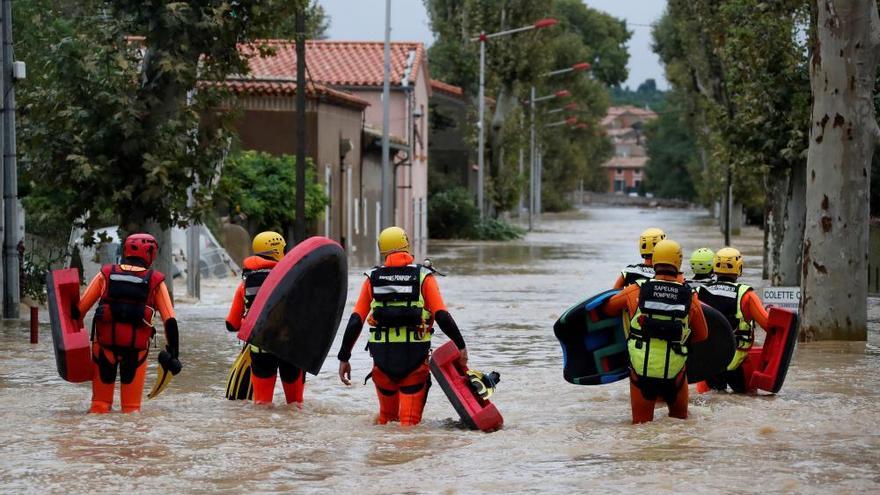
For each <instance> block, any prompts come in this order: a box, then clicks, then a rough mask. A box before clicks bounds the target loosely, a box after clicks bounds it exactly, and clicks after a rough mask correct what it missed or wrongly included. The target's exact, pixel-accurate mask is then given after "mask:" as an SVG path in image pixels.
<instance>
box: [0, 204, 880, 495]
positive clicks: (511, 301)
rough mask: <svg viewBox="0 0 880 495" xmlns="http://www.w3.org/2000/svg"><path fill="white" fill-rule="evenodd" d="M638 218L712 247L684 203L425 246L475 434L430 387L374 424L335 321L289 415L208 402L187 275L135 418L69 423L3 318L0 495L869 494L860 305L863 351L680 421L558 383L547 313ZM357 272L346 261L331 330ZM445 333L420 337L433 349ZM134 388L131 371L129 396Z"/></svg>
mask: <svg viewBox="0 0 880 495" xmlns="http://www.w3.org/2000/svg"><path fill="white" fill-rule="evenodd" d="M649 226H659V227H662V228H664V229H665V230H666V232H667V233H668V234H669V236H670V237H671V238H673V239H676V240H678V241H679V242H681V244H682V246H683V247H684V248H685V251H686V252H687V253H689V252H690V251H691V250H693V249H695V248H697V247H702V246H704V245H705V246H709V247H712V248H715V249H717V248H719V247H720V246H721V242H722V241H721V236H720V234H719V233H718V229H717V228H715V227H713V225H712V222H711V221H710V219H709V218H708V217H707V216H706V215H705V214H704V213H703V212H702V211H680V210H638V209H598V208H597V209H588V210H584V211H580V212H573V213H569V214H565V215H562V216H555V217H549V218H546V219H545V220H544V222H543V223H542V224H541V226H540V229H539V230H537V231H536V232H534V233H531V234H529V235H528V236H527V237H526V238H525V239H523V240H521V241H517V242H510V243H470V242H467V243H465V242H448V243H440V242H433V243H432V244H431V246H430V248H429V253H430V256H431V258H432V260H433V262H434V265H435V266H436V267H437V268H438V269H439V270H440V271H442V272H444V273H446V274H447V275H448V276H447V277H445V278H441V279H440V287H441V289H442V291H443V294H444V297H445V299H446V302H447V305H448V306H449V310H450V312H451V313H452V314H453V316H454V317H455V319H456V320H457V322H458V324H459V326H460V327H461V329H462V332H463V333H464V335H465V339H466V340H467V342H468V348H469V351H470V363H471V366H472V367H474V368H477V369H481V370H485V371H489V370H498V371H499V372H500V373H501V383H500V385H499V388H498V390H497V392H496V394H495V396H493V401H494V402H495V404H496V405H497V406H498V408H499V410H500V411H501V413H502V414H503V415H504V419H505V427H504V429H503V430H501V431H499V432H495V433H491V434H485V433H480V432H472V431H466V430H463V429H461V428H460V426H459V424H458V422H457V421H456V420H455V419H454V418H456V415H455V412H454V411H453V409H452V407H451V406H450V405H449V403H448V402H447V400H446V398H445V396H444V395H443V393H442V391H441V390H440V389H439V387H437V386H435V387H434V388H433V389H432V391H431V394H430V395H429V398H428V403H427V406H426V408H425V414H424V417H425V421H424V422H423V423H422V424H421V425H419V426H417V427H414V428H410V429H403V428H401V427H400V426H398V425H387V426H374V425H373V416H374V415H375V413H376V412H377V409H378V407H377V403H376V398H375V392H374V389H373V386H372V383H369V384H367V385H366V386H365V385H364V384H363V377H364V375H365V374H366V373H367V371H368V370H369V366H370V361H369V358H368V356H367V353H366V352H364V351H363V350H362V349H363V345H364V342H365V339H366V336H365V335H363V334H362V335H361V339H360V341H359V342H358V344H357V346H356V348H355V352H354V356H353V358H352V367H353V371H354V372H353V376H354V378H355V380H354V381H355V382H356V383H354V384H353V385H352V386H351V387H345V386H344V385H342V384H341V383H340V382H339V379H338V378H337V376H336V367H337V361H336V359H335V355H336V352H337V350H338V345H339V339H341V333H342V332H341V331H340V333H339V339H337V342H336V344H335V345H334V347H333V349H332V350H331V356H330V358H328V360H327V362H326V364H325V366H324V369H323V371H322V372H321V373H320V374H319V375H318V376H316V377H313V376H311V375H309V377H308V381H307V385H306V396H305V404H304V406H303V408H302V409H297V408H295V407H293V408H291V407H288V406H282V405H280V403H282V402H283V395H282V393H281V390H280V386H279V388H278V390H277V391H276V396H275V402H276V406H275V407H274V408H272V409H255V408H254V407H253V406H252V405H251V404H250V403H242V402H231V401H227V400H225V399H223V392H224V381H225V376H226V371H227V369H228V368H229V365H230V364H231V363H232V360H233V358H234V357H235V355H236V353H237V350H238V344H237V342H236V339H235V338H234V336H233V335H230V334H228V333H227V332H226V331H225V329H224V325H223V318H224V316H225V314H226V310H227V308H228V303H229V299H230V298H231V296H232V291H233V289H234V283H235V281H228V282H219V283H218V282H213V283H209V284H206V285H207V286H206V287H205V288H203V300H202V302H201V303H199V304H191V303H189V304H187V303H179V304H178V306H177V310H178V319H179V320H180V328H181V342H182V343H181V360H182V361H183V364H184V370H183V373H182V374H181V375H178V376H177V377H176V378H175V380H174V382H173V383H172V384H171V386H170V387H169V388H168V390H166V391H165V393H164V394H163V395H162V396H160V397H159V398H157V399H155V400H152V401H150V400H147V399H146V398H145V399H144V408H143V412H142V413H140V414H135V415H123V414H119V413H114V414H109V415H103V416H93V415H87V414H85V411H86V410H87V409H88V406H89V399H90V396H91V389H90V386H89V384H70V383H67V382H64V381H62V380H61V379H60V378H59V377H58V375H57V373H56V370H55V362H54V357H53V354H52V344H51V338H50V331H49V328H48V325H47V324H43V325H42V326H41V341H40V343H39V344H38V345H30V344H28V343H27V342H28V341H27V338H28V337H27V329H26V324H24V323H22V324H19V323H8V322H7V323H5V324H3V326H2V330H0V352H2V356H3V357H2V361H0V363H2V364H3V366H2V368H0V417H2V418H3V428H0V491H2V492H3V493H86V492H89V493H117V494H118V493H120V492H123V493H163V492H164V493H199V492H218V493H243V492H255V493H273V492H279V493H343V494H345V493H358V494H360V493H570V492H602V493H634V492H636V491H637V490H638V491H639V492H640V493H722V492H724V493H822V494H826V493H869V492H874V493H876V492H880V474H878V466H880V437H878V434H877V432H878V423H880V411H878V395H880V348H878V340H880V338H878V334H880V332H878V319H880V303H878V302H877V301H876V300H874V301H872V302H871V304H870V305H869V306H870V311H871V315H870V316H871V319H872V323H871V325H872V327H871V332H870V336H869V342H868V343H867V344H865V343H820V344H799V345H798V348H797V351H796V355H795V358H794V360H793V364H792V367H791V368H790V370H789V373H788V378H787V380H786V382H785V386H784V387H783V389H782V391H781V392H780V393H779V394H778V395H776V396H760V397H748V396H736V395H728V394H718V393H710V394H705V395H699V396H698V395H696V394H693V393H692V396H691V409H690V412H691V418H690V419H688V420H686V421H682V420H674V419H671V418H668V417H666V416H665V410H664V409H658V410H657V412H656V416H657V420H656V421H655V422H654V423H651V424H645V425H639V426H632V425H630V411H629V389H628V385H627V383H626V382H625V381H624V382H618V383H615V384H610V385H604V386H598V387H587V386H576V385H571V384H568V383H566V382H565V381H564V380H563V378H562V355H561V351H560V348H559V345H558V344H557V342H556V340H555V338H554V337H553V333H552V325H553V322H554V321H555V320H556V318H557V317H558V316H559V315H560V314H561V313H562V312H563V311H564V310H565V309H566V308H567V307H568V306H570V305H571V304H573V303H576V302H577V301H579V300H581V299H583V298H585V297H586V296H589V295H591V294H593V293H596V292H599V291H601V290H604V289H606V288H608V287H610V285H611V284H612V283H613V281H614V279H615V277H616V275H617V272H618V271H619V270H620V268H621V267H622V266H623V265H625V264H627V263H631V262H635V261H636V260H637V259H638V252H637V250H636V239H637V236H638V234H639V232H641V230H643V229H644V228H646V227H649ZM760 240H761V239H760V233H759V232H757V231H747V232H746V235H745V236H744V237H743V238H740V239H738V240H737V244H738V245H740V246H741V247H742V250H743V251H744V254H745V255H746V263H747V268H746V273H745V280H746V281H747V282H750V283H752V284H754V285H756V286H760V285H761V282H760V262H761V260H760ZM360 271H361V270H357V269H352V270H351V276H350V280H349V301H348V306H347V310H346V313H345V316H344V317H343V324H344V322H345V321H347V319H348V316H347V315H348V313H349V312H350V308H351V306H352V305H353V304H354V298H355V297H356V295H357V292H356V291H357V290H358V288H359V286H360V283H361V281H362V277H361V276H359V274H360ZM43 317H44V318H45V314H44V315H43ZM759 334H760V332H759ZM759 338H761V337H760V335H759ZM445 341H446V339H445V337H443V336H442V334H440V333H438V336H437V338H436V343H435V346H436V345H439V344H441V343H442V342H445ZM154 359H155V352H154V353H153V354H152V355H151V362H154ZM153 379H154V371H153V368H152V365H151V369H150V371H149V377H148V380H147V387H149V386H150V385H151V383H152V380H153ZM117 394H118V392H117ZM116 407H117V408H118V395H117V403H116Z"/></svg>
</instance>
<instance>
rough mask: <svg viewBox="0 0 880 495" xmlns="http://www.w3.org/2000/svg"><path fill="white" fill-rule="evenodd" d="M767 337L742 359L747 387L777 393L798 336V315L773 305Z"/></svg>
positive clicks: (786, 371) (751, 389)
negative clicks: (762, 343) (761, 344)
mask: <svg viewBox="0 0 880 495" xmlns="http://www.w3.org/2000/svg"><path fill="white" fill-rule="evenodd" d="M765 330H766V331H767V338H766V339H765V340H764V345H763V346H761V347H757V346H755V347H752V348H751V349H749V356H748V357H747V358H746V360H745V361H744V362H743V364H742V366H743V372H744V373H745V378H746V380H745V381H746V384H747V390H749V391H752V392H754V391H756V390H763V391H765V392H770V393H773V394H775V393H777V392H779V390H781V389H782V384H783V383H784V382H785V375H786V374H787V373H788V366H789V364H791V358H792V356H793V355H794V347H795V345H796V344H797V339H798V315H797V313H795V312H794V311H791V310H789V309H783V308H776V307H771V308H770V315H769V318H768V325H767V328H766V329H765Z"/></svg>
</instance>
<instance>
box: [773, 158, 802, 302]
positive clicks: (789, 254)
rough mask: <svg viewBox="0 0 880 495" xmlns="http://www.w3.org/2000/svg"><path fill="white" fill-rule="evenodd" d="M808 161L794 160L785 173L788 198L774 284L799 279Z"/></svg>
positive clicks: (783, 284) (791, 283)
mask: <svg viewBox="0 0 880 495" xmlns="http://www.w3.org/2000/svg"><path fill="white" fill-rule="evenodd" d="M806 181H807V164H806V163H803V162H800V163H796V164H795V165H794V166H792V168H791V172H790V173H789V177H788V190H787V191H784V192H783V194H784V195H785V197H786V198H787V201H786V203H785V210H784V213H783V218H782V229H783V234H782V235H783V236H782V238H781V239H779V259H778V263H777V264H776V268H775V270H773V271H772V272H771V273H770V281H771V283H772V284H773V285H775V286H780V287H791V286H798V285H800V283H801V270H800V268H801V254H802V253H803V249H804V222H805V220H806V214H807V212H806V207H807V204H806V201H807V185H806Z"/></svg>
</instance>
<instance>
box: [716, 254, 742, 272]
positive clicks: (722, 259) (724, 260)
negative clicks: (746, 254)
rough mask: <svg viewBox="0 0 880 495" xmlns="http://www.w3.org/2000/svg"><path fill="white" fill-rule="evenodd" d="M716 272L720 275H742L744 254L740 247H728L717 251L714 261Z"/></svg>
mask: <svg viewBox="0 0 880 495" xmlns="http://www.w3.org/2000/svg"><path fill="white" fill-rule="evenodd" d="M712 265H713V267H714V269H715V273H716V274H718V275H735V276H737V277H738V276H740V275H742V273H743V256H742V253H740V252H739V250H738V249H734V248H732V247H726V248H723V249H720V250H718V252H717V253H715V260H714V261H713V262H712Z"/></svg>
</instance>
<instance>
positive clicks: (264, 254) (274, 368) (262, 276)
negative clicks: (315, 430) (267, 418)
mask: <svg viewBox="0 0 880 495" xmlns="http://www.w3.org/2000/svg"><path fill="white" fill-rule="evenodd" d="M285 246H287V242H286V241H285V240H284V237H283V236H282V235H281V234H279V233H277V232H271V231H267V232H261V233H259V234H257V235H256V236H255V237H254V241H253V243H252V247H253V250H254V255H253V256H249V257H247V258H245V260H244V262H243V263H242V268H243V270H242V274H241V276H242V281H241V283H240V284H239V285H238V288H237V289H236V290H235V295H234V296H232V306H231V307H230V308H229V314H228V315H227V316H226V329H227V330H229V331H230V332H237V331H238V330H239V328H241V322H242V319H244V318H245V316H246V315H247V312H248V310H250V308H251V305H252V304H253V303H254V300H255V299H256V298H257V293H258V292H259V290H260V287H261V286H262V285H263V282H265V281H266V277H268V276H269V272H270V271H271V270H272V269H273V268H275V265H277V264H278V262H279V261H281V258H283V257H284V248H285ZM246 345H249V344H246ZM249 347H250V348H249V349H248V352H250V354H251V383H252V384H253V390H254V404H271V403H272V397H273V396H274V395H275V379H276V377H277V376H280V377H281V387H282V388H283V389H284V398H285V399H286V400H287V403H288V404H291V403H294V402H295V403H296V404H298V405H299V404H302V402H303V392H304V391H305V386H306V374H305V373H304V372H303V370H301V369H299V368H297V367H296V366H294V365H292V364H290V363H287V362H285V361H282V360H281V359H279V358H278V357H276V356H275V355H274V354H272V353H271V352H268V351H265V350H263V349H261V348H259V347H257V346H255V345H249Z"/></svg>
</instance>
